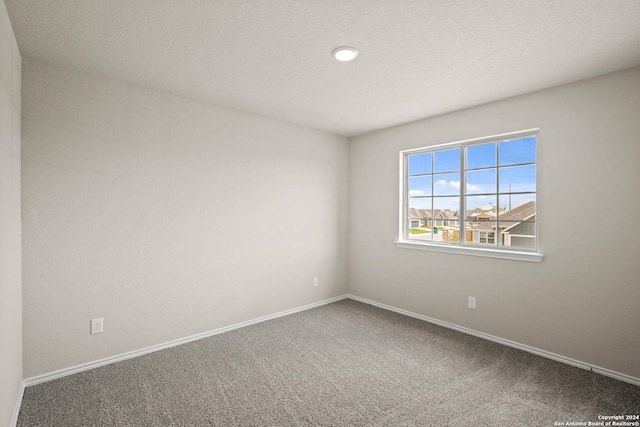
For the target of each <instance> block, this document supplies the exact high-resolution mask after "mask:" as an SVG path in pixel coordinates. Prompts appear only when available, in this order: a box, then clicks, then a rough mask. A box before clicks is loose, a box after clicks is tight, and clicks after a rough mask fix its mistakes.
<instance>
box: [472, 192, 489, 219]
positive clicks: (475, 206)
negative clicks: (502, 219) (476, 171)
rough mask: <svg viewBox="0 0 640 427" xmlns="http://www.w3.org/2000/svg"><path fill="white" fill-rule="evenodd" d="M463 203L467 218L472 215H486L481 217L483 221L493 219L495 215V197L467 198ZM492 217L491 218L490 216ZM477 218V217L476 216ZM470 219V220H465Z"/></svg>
mask: <svg viewBox="0 0 640 427" xmlns="http://www.w3.org/2000/svg"><path fill="white" fill-rule="evenodd" d="M465 203H466V205H467V217H468V216H469V215H470V214H472V213H474V212H475V213H479V214H481V213H486V214H487V215H483V216H482V215H481V216H480V217H483V218H485V219H489V218H490V219H495V215H496V196H495V195H492V196H467V198H466V200H465ZM490 215H493V216H490ZM476 217H478V215H476ZM467 219H471V218H467Z"/></svg>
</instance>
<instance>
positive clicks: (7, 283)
mask: <svg viewBox="0 0 640 427" xmlns="http://www.w3.org/2000/svg"><path fill="white" fill-rule="evenodd" d="M21 61H22V60H21V58H20V52H19V51H18V45H17V44H16V40H15V37H14V35H13V30H12V28H11V23H10V22H9V17H8V15H7V9H6V8H5V4H4V0H0V360H1V361H2V362H1V363H0V425H3V426H6V425H9V424H10V423H11V419H12V417H13V413H14V408H15V407H16V401H17V400H18V394H19V390H20V384H21V382H22V284H21V282H22V268H21V265H20V262H21V249H20V82H21V74H22V71H21V67H22V66H21Z"/></svg>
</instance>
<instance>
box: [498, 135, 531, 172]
mask: <svg viewBox="0 0 640 427" xmlns="http://www.w3.org/2000/svg"><path fill="white" fill-rule="evenodd" d="M498 158H499V165H500V166H507V165H516V164H521V163H535V161H536V137H535V136H530V137H527V138H520V139H512V140H510V141H503V142H501V143H500V144H499V147H498Z"/></svg>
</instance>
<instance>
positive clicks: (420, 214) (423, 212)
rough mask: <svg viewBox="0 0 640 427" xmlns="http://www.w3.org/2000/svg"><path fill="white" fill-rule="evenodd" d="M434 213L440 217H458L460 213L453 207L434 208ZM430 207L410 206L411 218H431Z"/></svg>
mask: <svg viewBox="0 0 640 427" xmlns="http://www.w3.org/2000/svg"><path fill="white" fill-rule="evenodd" d="M433 215H434V216H435V217H436V218H438V219H458V213H457V212H454V211H452V210H451V209H434V210H433ZM430 218H431V210H430V209H418V208H409V219H430Z"/></svg>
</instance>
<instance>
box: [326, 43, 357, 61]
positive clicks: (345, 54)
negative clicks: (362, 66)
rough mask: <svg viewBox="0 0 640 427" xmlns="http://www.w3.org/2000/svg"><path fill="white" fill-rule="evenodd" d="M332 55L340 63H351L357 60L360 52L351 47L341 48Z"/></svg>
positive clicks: (334, 50)
mask: <svg viewBox="0 0 640 427" xmlns="http://www.w3.org/2000/svg"><path fill="white" fill-rule="evenodd" d="M331 55H333V57H334V58H336V60H338V61H340V62H349V61H353V60H354V59H356V56H358V50H357V49H356V48H353V47H349V46H340V47H337V48H335V49H333V52H331Z"/></svg>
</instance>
